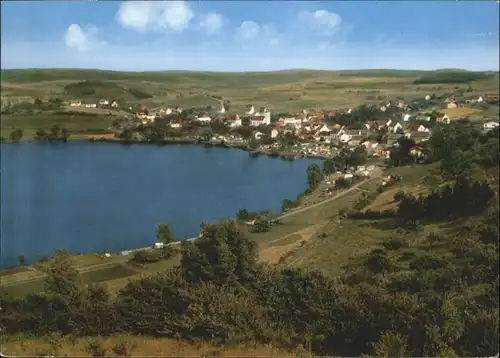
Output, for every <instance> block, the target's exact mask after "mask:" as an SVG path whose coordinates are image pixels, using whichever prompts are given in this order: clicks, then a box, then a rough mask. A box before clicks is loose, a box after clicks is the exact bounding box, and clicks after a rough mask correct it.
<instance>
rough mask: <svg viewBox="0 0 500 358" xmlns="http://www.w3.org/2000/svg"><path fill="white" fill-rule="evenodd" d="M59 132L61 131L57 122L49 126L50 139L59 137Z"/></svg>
mask: <svg viewBox="0 0 500 358" xmlns="http://www.w3.org/2000/svg"><path fill="white" fill-rule="evenodd" d="M60 133H61V127H59V126H58V125H57V124H54V125H53V126H52V127H51V128H50V139H51V140H55V139H59V136H60Z"/></svg>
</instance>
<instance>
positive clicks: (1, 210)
mask: <svg viewBox="0 0 500 358" xmlns="http://www.w3.org/2000/svg"><path fill="white" fill-rule="evenodd" d="M0 149H1V152H0V155H1V156H0V159H1V161H0V164H1V174H0V175H1V176H0V183H1V192H0V194H1V206H0V214H1V231H0V234H1V236H0V240H1V246H0V250H1V267H2V268H7V267H11V266H15V265H17V263H18V256H19V255H24V256H25V259H26V262H27V263H31V262H33V261H35V260H37V259H39V258H40V257H42V256H47V255H51V254H53V253H54V252H55V250H57V249H67V250H70V251H71V252H73V253H88V252H102V251H112V252H116V251H120V250H123V249H130V248H136V247H144V246H149V245H151V244H152V243H153V242H154V241H155V228H156V225H157V224H159V223H168V224H169V225H170V227H171V229H172V230H173V232H174V234H175V236H176V238H177V239H184V238H187V237H193V236H196V235H197V234H198V233H199V230H200V224H201V222H210V221H214V220H217V219H220V218H227V217H234V216H235V215H236V212H237V210H238V209H239V208H246V209H248V210H252V211H253V210H271V211H279V210H280V208H281V201H282V200H283V199H293V198H295V197H296V196H297V194H298V193H299V192H301V191H303V190H304V189H305V188H306V186H307V183H306V169H307V166H308V165H309V164H310V163H313V162H316V163H319V162H320V160H312V159H299V160H295V161H285V160H282V159H273V158H268V157H259V158H250V157H249V155H248V153H247V152H245V151H242V150H237V149H226V148H205V147H203V146H195V145H192V146H186V145H175V146H163V147H158V146H154V145H131V146H123V145H118V144H113V143H88V142H68V143H44V142H38V143H37V142H24V143H19V144H2V145H1V147H0Z"/></svg>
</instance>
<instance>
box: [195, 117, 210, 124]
mask: <svg viewBox="0 0 500 358" xmlns="http://www.w3.org/2000/svg"><path fill="white" fill-rule="evenodd" d="M196 120H197V121H198V122H202V123H210V121H211V120H212V118H210V117H209V116H203V117H196Z"/></svg>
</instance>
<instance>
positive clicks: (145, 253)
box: [130, 245, 177, 264]
mask: <svg viewBox="0 0 500 358" xmlns="http://www.w3.org/2000/svg"><path fill="white" fill-rule="evenodd" d="M176 253H177V250H176V248H174V247H172V245H168V246H164V247H163V248H161V249H151V250H140V251H135V252H134V253H133V254H132V257H131V258H130V261H132V262H134V263H138V264H147V263H153V262H158V261H161V260H166V259H169V258H171V257H173V256H174V255H175V254H176Z"/></svg>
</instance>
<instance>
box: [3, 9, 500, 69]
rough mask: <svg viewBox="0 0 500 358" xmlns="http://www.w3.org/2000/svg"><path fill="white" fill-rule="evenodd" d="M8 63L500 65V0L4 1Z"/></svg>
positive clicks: (314, 66)
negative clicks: (267, 0) (499, 1)
mask: <svg viewBox="0 0 500 358" xmlns="http://www.w3.org/2000/svg"><path fill="white" fill-rule="evenodd" d="M1 6H2V11H1V14H2V21H1V26H2V48H1V61H2V63H1V65H2V68H4V69H5V68H56V67H57V68H69V67H75V68H100V69H113V70H132V71H149V70H207V71H266V70H279V69H291V68H310V69H332V70H334V69H364V68H396V69H437V68H465V69H471V70H498V68H499V44H498V43H499V20H498V19H499V6H500V5H499V4H498V2H497V1H467V2H465V1H442V2H439V1H416V0H414V1H405V2H403V1H401V2H397V1H383V2H375V1H366V2H362V1H344V2H337V1H325V2H316V1H301V2H292V1H286V2H279V1H273V2H265V1H213V2H212V1H203V2H195V1H189V2H183V1H168V2H162V1H154V2H148V1H143V2H118V1H105V2H100V1H79V2H76V1H65V2H63V1H57V2H56V1H54V2H51V1H39V2H14V1H10V2H2V5H1Z"/></svg>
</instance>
